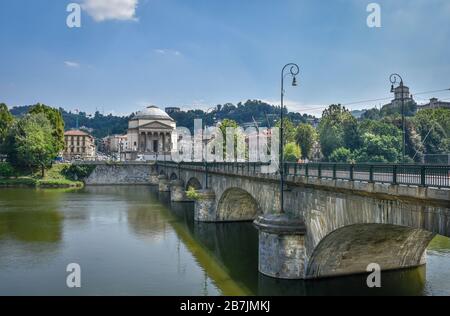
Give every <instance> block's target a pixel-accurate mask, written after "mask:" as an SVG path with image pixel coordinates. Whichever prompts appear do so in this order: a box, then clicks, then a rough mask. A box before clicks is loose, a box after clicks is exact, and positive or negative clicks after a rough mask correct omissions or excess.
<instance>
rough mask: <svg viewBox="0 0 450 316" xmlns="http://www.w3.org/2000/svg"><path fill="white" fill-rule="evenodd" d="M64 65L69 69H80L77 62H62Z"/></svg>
mask: <svg viewBox="0 0 450 316" xmlns="http://www.w3.org/2000/svg"><path fill="white" fill-rule="evenodd" d="M64 64H65V65H66V66H67V67H69V68H80V64H79V63H77V62H74V61H68V60H66V61H65V62H64Z"/></svg>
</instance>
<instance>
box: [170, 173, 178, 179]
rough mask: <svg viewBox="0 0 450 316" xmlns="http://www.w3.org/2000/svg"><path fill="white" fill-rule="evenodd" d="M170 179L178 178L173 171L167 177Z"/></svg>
mask: <svg viewBox="0 0 450 316" xmlns="http://www.w3.org/2000/svg"><path fill="white" fill-rule="evenodd" d="M169 179H170V180H171V181H172V180H178V175H177V174H176V173H175V172H172V174H171V175H170V178H169Z"/></svg>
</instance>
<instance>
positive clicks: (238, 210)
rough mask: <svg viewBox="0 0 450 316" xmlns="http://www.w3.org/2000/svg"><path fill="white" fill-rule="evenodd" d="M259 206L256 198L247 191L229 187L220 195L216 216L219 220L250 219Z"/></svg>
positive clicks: (255, 213) (256, 212) (252, 218)
mask: <svg viewBox="0 0 450 316" xmlns="http://www.w3.org/2000/svg"><path fill="white" fill-rule="evenodd" d="M260 213H261V208H260V206H259V204H258V202H257V201H256V199H255V198H254V197H253V196H252V195H251V194H250V193H248V192H247V191H245V190H243V189H239V188H229V189H227V190H226V191H225V192H224V193H223V194H222V196H221V197H220V200H219V203H218V205H217V218H218V220H220V221H230V222H233V221H252V220H254V219H255V218H256V216H257V215H258V214H260Z"/></svg>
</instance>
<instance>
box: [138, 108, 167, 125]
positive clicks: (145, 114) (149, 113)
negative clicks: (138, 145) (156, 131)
mask: <svg viewBox="0 0 450 316" xmlns="http://www.w3.org/2000/svg"><path fill="white" fill-rule="evenodd" d="M134 118H135V119H146V120H170V121H173V119H172V118H171V117H170V116H169V114H167V113H166V112H164V111H163V110H161V109H160V108H158V107H157V106H155V105H151V106H148V107H146V108H145V109H143V110H142V111H139V112H137V113H136V116H135V117H134Z"/></svg>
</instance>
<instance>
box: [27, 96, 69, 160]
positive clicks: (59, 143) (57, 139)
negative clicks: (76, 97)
mask: <svg viewBox="0 0 450 316" xmlns="http://www.w3.org/2000/svg"><path fill="white" fill-rule="evenodd" d="M29 113H30V114H39V113H42V114H44V115H45V117H46V118H47V119H48V121H49V122H50V124H51V126H52V139H53V146H54V148H55V149H56V150H57V151H58V152H60V151H61V150H63V149H64V145H65V144H64V120H63V117H62V115H61V112H60V111H59V110H58V109H54V108H52V107H49V106H47V105H44V104H40V103H38V104H36V105H34V106H33V107H32V108H31V110H30V112H29Z"/></svg>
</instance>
